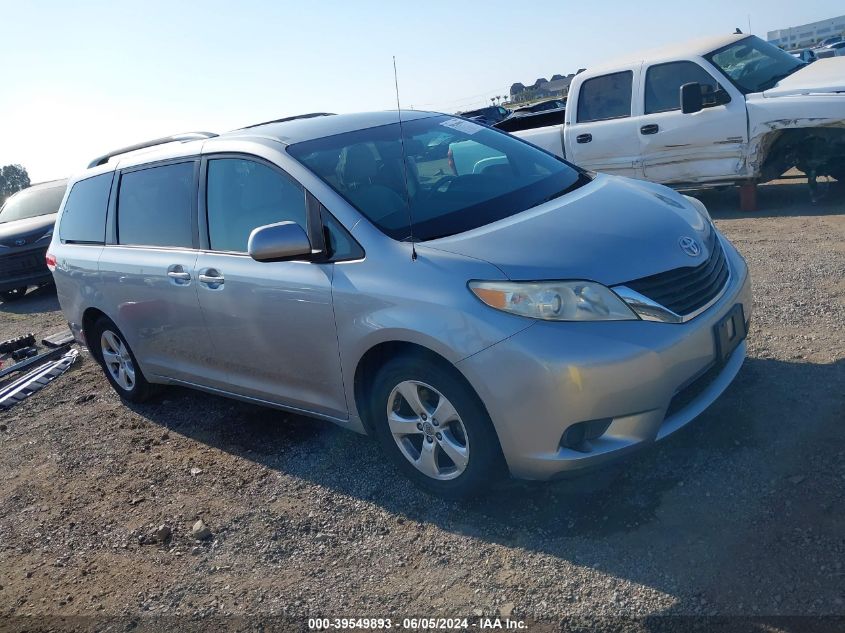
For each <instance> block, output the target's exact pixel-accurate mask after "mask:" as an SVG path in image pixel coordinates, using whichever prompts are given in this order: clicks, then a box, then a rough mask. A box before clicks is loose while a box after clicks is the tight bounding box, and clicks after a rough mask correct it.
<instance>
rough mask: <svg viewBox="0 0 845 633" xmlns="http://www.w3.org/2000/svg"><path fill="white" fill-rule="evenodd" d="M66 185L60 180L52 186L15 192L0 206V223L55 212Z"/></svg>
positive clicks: (57, 209)
mask: <svg viewBox="0 0 845 633" xmlns="http://www.w3.org/2000/svg"><path fill="white" fill-rule="evenodd" d="M66 185H67V183H65V182H64V181H62V183H61V184H59V185H56V186H53V187H38V188H36V189H32V188H30V189H24V190H23V191H20V192H18V193H16V194H15V195H14V196H12V197H11V198H9V199H8V200H6V204H4V205H3V206H2V207H0V224H2V223H3V222H12V221H13V220H23V219H24V218H34V217H36V216H39V215H50V214H51V213H57V212H58V211H59V205H60V204H61V203H62V198H63V197H64V195H65V187H66Z"/></svg>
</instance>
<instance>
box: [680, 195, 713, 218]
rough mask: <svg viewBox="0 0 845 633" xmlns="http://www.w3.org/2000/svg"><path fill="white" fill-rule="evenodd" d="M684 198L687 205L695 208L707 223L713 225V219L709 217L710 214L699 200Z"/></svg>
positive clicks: (690, 197)
mask: <svg viewBox="0 0 845 633" xmlns="http://www.w3.org/2000/svg"><path fill="white" fill-rule="evenodd" d="M684 198H686V199H687V200H688V201H689V203H690V204H691V205H692V206H693V207H695V210H696V211H698V212H699V213H700V214H701V215H702V216H703V217H704V219H705V220H707V222H708V223H710V224H713V218H711V217H710V212H709V211H708V210H707V207H706V206H704V203H703V202H702V201H701V200H699V199H698V198H693V197H692V196H684Z"/></svg>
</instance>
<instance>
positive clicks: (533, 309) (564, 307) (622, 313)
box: [469, 281, 638, 321]
mask: <svg viewBox="0 0 845 633" xmlns="http://www.w3.org/2000/svg"><path fill="white" fill-rule="evenodd" d="M469 289H470V290H472V292H473V294H475V296H476V297H478V298H479V299H481V301H483V302H484V303H486V304H487V305H488V306H490V307H491V308H496V309H497V310H502V311H504V312H511V313H513V314H518V315H520V316H526V317H531V318H532V319H543V320H546V321H628V320H636V319H637V318H638V317H637V315H635V314H634V313H633V312H632V311H631V309H630V308H628V306H627V305H626V304H625V302H623V301H622V299H620V298H619V297H617V296H616V295H615V294H614V293H613V292H611V291H610V290H609V289H608V288H605V287H604V286H602V285H601V284H597V283H595V282H592V281H543V282H521V281H518V282H509V281H471V282H469Z"/></svg>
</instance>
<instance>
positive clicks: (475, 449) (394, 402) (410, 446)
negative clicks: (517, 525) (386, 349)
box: [370, 356, 505, 499]
mask: <svg viewBox="0 0 845 633" xmlns="http://www.w3.org/2000/svg"><path fill="white" fill-rule="evenodd" d="M372 396H373V397H372V401H371V402H372V410H371V412H370V414H371V416H372V418H371V419H372V420H373V422H374V427H375V431H376V435H377V436H378V438H379V441H380V442H381V444H382V447H383V448H384V450H385V451H386V452H387V453H388V454H389V455H390V457H391V459H392V460H393V462H394V463H395V464H396V465H397V466H398V468H399V469H400V470H401V471H402V472H403V473H404V474H405V475H406V476H407V477H408V478H409V479H411V481H413V482H414V483H415V484H416V485H417V486H418V487H420V488H422V489H423V490H425V491H426V492H429V493H432V494H434V495H437V496H439V497H443V498H447V499H462V498H466V497H471V496H475V495H477V494H479V493H481V492H483V491H484V489H485V488H487V487H488V486H489V485H490V484H491V483H493V481H495V479H496V478H497V477H498V476H499V475H500V474H501V473H502V472H504V470H505V469H504V468H503V461H504V460H503V459H502V454H501V449H500V447H499V440H498V437H497V436H496V433H495V431H494V429H493V424H492V422H491V421H490V417H489V416H488V415H487V412H486V411H485V409H484V407H483V405H482V404H481V402H480V401H479V399H478V397H477V396H476V395H475V393H474V392H473V391H472V389H471V388H470V387H469V385H467V384H466V381H465V380H464V378H463V376H461V375H460V374H459V373H458V372H457V370H450V369H449V368H446V367H443V366H442V365H440V364H438V363H433V362H430V361H429V360H427V359H424V358H419V357H410V356H404V357H399V358H395V359H393V360H391V361H389V362H388V363H386V364H385V365H384V366H383V367H382V368H381V370H380V371H379V372H378V374H377V375H376V377H375V380H374V382H373V392H372Z"/></svg>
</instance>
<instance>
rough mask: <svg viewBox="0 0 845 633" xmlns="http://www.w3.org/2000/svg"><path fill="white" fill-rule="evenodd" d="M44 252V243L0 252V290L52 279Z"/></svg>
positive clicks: (36, 283)
mask: <svg viewBox="0 0 845 633" xmlns="http://www.w3.org/2000/svg"><path fill="white" fill-rule="evenodd" d="M46 254H47V246H46V245H45V246H43V247H36V248H26V249H14V250H13V251H12V252H9V253H5V252H4V253H2V254H0V292H4V291H6V290H13V289H14V288H20V287H22V286H38V285H41V284H46V283H49V282H51V281H53V275H52V274H51V273H50V270H49V269H48V268H47V263H46V260H45V259H44V258H45V256H46Z"/></svg>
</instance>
